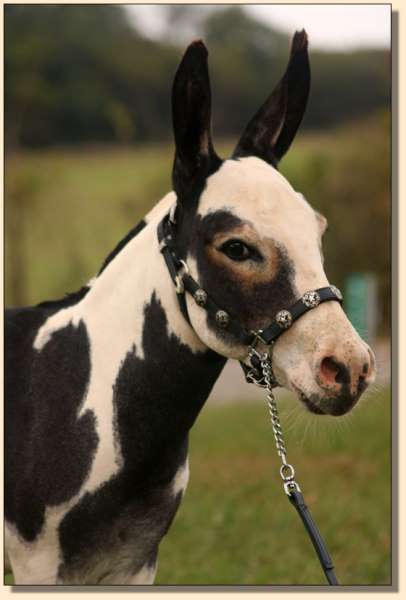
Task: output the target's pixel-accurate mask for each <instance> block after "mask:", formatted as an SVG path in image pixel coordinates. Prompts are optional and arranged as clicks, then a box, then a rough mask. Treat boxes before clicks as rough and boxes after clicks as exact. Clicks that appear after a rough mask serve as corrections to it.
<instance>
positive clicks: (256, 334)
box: [250, 329, 268, 350]
mask: <svg viewBox="0 0 406 600" xmlns="http://www.w3.org/2000/svg"><path fill="white" fill-rule="evenodd" d="M251 333H252V335H253V336H254V339H253V341H252V342H251V345H250V348H252V349H253V350H255V348H256V346H257V344H258V342H261V344H264V346H267V345H268V344H267V343H266V341H265V340H264V338H263V337H262V336H261V333H264V330H263V329H258V331H254V330H253V329H251Z"/></svg>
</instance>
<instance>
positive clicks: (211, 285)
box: [189, 210, 297, 343]
mask: <svg viewBox="0 0 406 600" xmlns="http://www.w3.org/2000/svg"><path fill="white" fill-rule="evenodd" d="M243 226H244V223H243V222H242V221H241V220H240V219H239V218H238V217H236V216H235V215H233V214H232V213H231V212H230V211H225V210H222V211H216V212H213V213H209V214H208V215H206V216H205V217H203V218H202V217H199V216H198V217H196V219H195V223H194V228H193V232H191V238H190V245H189V247H190V252H191V254H192V255H193V256H194V257H195V258H196V262H197V269H198V280H199V282H200V284H201V285H202V287H203V288H204V289H205V290H206V291H207V293H208V294H209V295H210V296H211V297H212V298H213V300H214V301H215V302H216V304H218V306H219V307H221V308H222V309H223V310H225V311H227V312H228V313H229V314H230V315H231V316H232V317H234V318H235V319H237V320H238V321H239V323H240V324H241V325H242V326H243V327H245V328H246V329H248V330H250V329H255V328H258V327H263V326H266V325H268V324H269V323H270V322H271V321H272V320H273V318H274V317H275V314H276V313H277V312H278V311H279V310H281V309H282V308H286V307H287V306H289V305H290V304H292V303H293V302H294V301H295V299H296V295H297V294H296V292H295V288H294V283H293V282H294V266H293V263H292V261H291V260H290V259H289V257H288V254H287V252H286V250H285V248H284V247H283V246H282V245H279V244H276V243H275V242H273V241H272V240H269V241H268V242H267V244H268V245H269V246H268V247H269V249H270V252H271V247H272V265H271V268H270V265H269V264H268V263H267V262H266V261H264V264H265V265H266V266H265V271H267V273H268V275H267V276H266V274H264V272H262V273H261V277H258V275H257V274H256V273H255V268H254V267H251V268H252V274H251V275H249V276H248V275H241V270H240V269H239V270H238V271H237V269H238V265H237V263H236V267H232V266H231V265H230V261H229V260H227V261H224V262H223V260H222V259H220V258H219V257H216V259H213V255H214V253H215V252H216V250H215V249H214V248H210V249H208V246H210V245H211V243H212V241H213V240H214V239H215V236H216V235H218V234H219V233H222V234H224V233H226V232H227V231H230V232H234V231H236V229H237V228H241V227H243ZM238 264H239V265H241V263H238ZM248 269H249V266H248V265H247V270H248ZM207 322H208V326H209V327H210V328H211V329H214V330H215V331H216V332H217V333H218V335H219V336H221V337H222V338H224V339H227V340H229V341H230V342H231V343H232V342H233V341H235V340H233V339H232V336H231V334H229V333H227V331H224V330H221V331H220V330H219V329H218V327H217V326H216V323H215V322H214V320H213V319H212V318H211V317H210V316H209V315H208V321H207Z"/></svg>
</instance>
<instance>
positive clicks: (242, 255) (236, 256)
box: [220, 240, 261, 261]
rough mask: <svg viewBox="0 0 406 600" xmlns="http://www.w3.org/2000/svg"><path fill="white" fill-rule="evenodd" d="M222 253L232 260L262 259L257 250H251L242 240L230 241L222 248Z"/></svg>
mask: <svg viewBox="0 0 406 600" xmlns="http://www.w3.org/2000/svg"><path fill="white" fill-rule="evenodd" d="M220 251H221V252H223V253H224V254H225V255H226V256H228V258H231V260H239V261H243V260H248V259H254V260H259V259H260V258H261V257H260V255H259V254H258V252H257V251H256V250H254V249H253V248H250V247H249V246H247V244H245V243H244V242H241V241H240V240H228V241H227V242H225V243H224V244H223V245H222V246H221V247H220Z"/></svg>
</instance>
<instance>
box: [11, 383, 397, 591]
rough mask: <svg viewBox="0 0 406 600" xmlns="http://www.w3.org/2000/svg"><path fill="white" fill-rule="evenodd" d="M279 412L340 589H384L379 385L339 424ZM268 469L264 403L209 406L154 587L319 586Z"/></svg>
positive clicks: (386, 529) (386, 418)
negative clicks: (382, 585)
mask: <svg viewBox="0 0 406 600" xmlns="http://www.w3.org/2000/svg"><path fill="white" fill-rule="evenodd" d="M280 408H281V421H282V426H283V427H284V430H285V431H286V440H287V447H288V455H289V459H290V461H291V462H292V463H293V464H294V466H295V468H296V473H297V479H298V481H299V483H300V484H301V487H302V490H303V493H304V495H305V498H306V501H307V504H308V505H309V507H310V509H311V511H312V514H313V516H314V518H315V520H316V522H317V524H318V526H319V528H320V530H321V532H322V535H323V536H324V538H325V540H326V543H327V546H328V548H329V551H330V553H331V555H332V558H333V560H334V563H335V565H336V570H337V576H338V578H339V580H340V583H342V584H345V585H349V584H351V585H359V584H364V585H365V584H368V585H373V584H375V585H376V584H389V583H390V577H391V576H390V572H391V550H390V548H391V532H390V524H391V494H390V482H391V463H390V394H389V390H384V391H380V392H373V393H369V395H368V396H367V397H366V398H365V400H362V401H361V403H360V405H359V407H356V409H355V410H354V411H353V413H351V414H350V415H348V416H347V417H346V418H344V419H335V418H328V417H327V418H326V419H328V420H326V419H325V418H323V417H322V418H319V417H310V416H307V415H305V414H303V415H302V411H301V409H300V408H299V407H298V406H297V402H296V401H295V400H294V399H293V398H286V399H285V398H284V399H283V401H281V403H280ZM292 412H293V414H294V415H295V416H293V417H292ZM278 469H279V464H278V462H277V459H276V454H275V449H274V444H273V437H272V432H271V427H270V423H269V418H268V413H267V409H266V405H265V402H264V404H261V403H257V402H253V403H251V404H249V403H239V404H234V405H222V406H216V405H214V406H213V405H208V406H207V407H206V408H205V409H204V410H203V412H202V414H201V415H200V417H199V419H198V421H197V423H196V425H195V427H194V428H193V430H192V433H191V443H190V471H191V475H190V482H189V486H188V488H187V491H186V494H185V498H184V501H183V503H182V504H181V507H180V510H179V512H178V514H177V516H176V518H175V521H174V524H173V526H172V528H171V529H170V531H169V533H168V535H167V536H166V538H164V541H163V542H162V544H161V548H160V554H159V567H158V575H157V579H156V584H178V585H182V584H251V585H253V584H275V585H287V584H291V585H299V584H303V585H307V584H324V583H325V580H324V576H323V574H322V572H321V568H320V566H319V564H318V561H317V558H316V556H315V554H314V551H313V548H312V546H311V544H310V541H309V540H308V538H307V536H306V533H305V531H304V528H303V525H302V523H301V522H300V520H299V517H298V515H297V514H296V512H295V510H294V509H293V507H291V505H290V503H289V502H288V500H287V499H286V497H285V495H284V492H283V490H282V487H281V483H280V480H279V474H278ZM6 583H9V584H10V583H12V579H11V578H10V576H9V577H8V578H7V579H6Z"/></svg>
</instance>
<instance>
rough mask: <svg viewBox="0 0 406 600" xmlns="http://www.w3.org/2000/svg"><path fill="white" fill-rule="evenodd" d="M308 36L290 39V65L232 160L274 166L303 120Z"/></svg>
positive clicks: (244, 136) (308, 67)
mask: <svg viewBox="0 0 406 600" xmlns="http://www.w3.org/2000/svg"><path fill="white" fill-rule="evenodd" d="M307 45H308V41H307V34H306V32H305V30H304V29H303V30H302V31H300V32H299V31H297V32H296V33H295V35H294V37H293V41H292V46H291V51H290V58H289V63H288V66H287V68H286V71H285V74H284V75H283V77H282V79H281V80H280V81H279V83H278V85H277V86H276V88H275V89H274V91H273V92H272V94H271V95H270V96H269V98H268V99H267V100H266V102H265V103H264V104H263V105H262V106H261V108H260V109H259V111H258V112H257V113H256V115H255V116H254V117H253V119H251V121H250V122H249V124H248V126H247V128H246V130H245V131H244V133H243V135H242V137H241V139H240V141H239V142H238V144H237V147H236V149H235V150H234V153H233V156H234V157H239V156H252V155H254V156H258V157H259V158H262V159H263V160H265V161H267V162H268V163H270V164H272V165H274V166H276V165H277V163H278V162H279V160H280V159H281V158H282V156H283V155H284V154H285V153H286V152H287V150H288V148H289V146H290V145H291V143H292V141H293V138H294V137H295V134H296V131H297V129H298V127H299V125H300V122H301V120H302V118H303V115H304V112H305V109H306V104H307V99H308V96H309V89H310V65H309V57H308V54H307Z"/></svg>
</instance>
